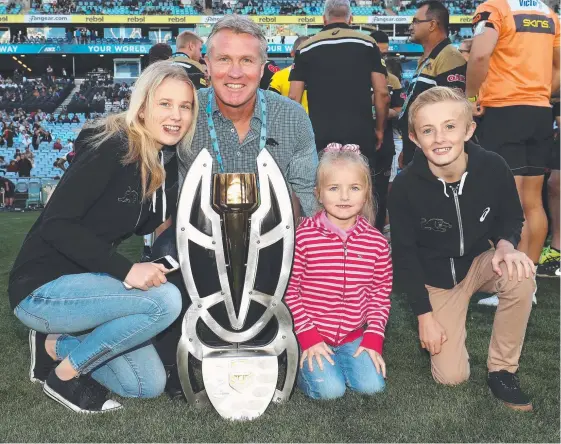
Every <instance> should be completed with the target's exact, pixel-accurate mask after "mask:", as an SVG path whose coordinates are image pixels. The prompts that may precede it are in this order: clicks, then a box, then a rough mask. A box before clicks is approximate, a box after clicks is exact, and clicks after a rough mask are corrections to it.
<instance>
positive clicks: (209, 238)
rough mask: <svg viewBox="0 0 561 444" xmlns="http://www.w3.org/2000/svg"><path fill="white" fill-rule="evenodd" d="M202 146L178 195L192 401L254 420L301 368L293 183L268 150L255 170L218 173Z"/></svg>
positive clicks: (182, 373) (281, 396)
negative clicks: (293, 304) (292, 281)
mask: <svg viewBox="0 0 561 444" xmlns="http://www.w3.org/2000/svg"><path fill="white" fill-rule="evenodd" d="M212 161H213V159H212V156H211V155H210V153H209V151H208V150H206V149H204V150H202V151H201V152H200V153H199V155H198V156H197V158H196V159H195V161H194V163H193V164H192V166H191V168H190V169H189V171H188V173H187V176H186V178H185V181H184V183H183V189H182V192H181V196H180V199H179V205H178V216H177V247H178V254H179V262H180V264H181V270H182V273H183V279H184V281H185V286H186V288H187V291H188V293H189V296H190V298H191V305H190V307H189V309H188V310H187V312H186V313H185V316H184V318H183V323H182V335H181V339H180V341H179V345H178V348H177V366H178V371H179V379H180V381H181V386H182V388H183V392H184V394H185V397H186V399H187V401H188V402H189V403H190V404H192V405H196V406H204V405H208V404H209V402H210V403H211V404H212V405H213V406H214V408H215V409H216V410H217V411H218V413H219V414H220V415H222V416H223V417H224V418H227V419H238V420H242V419H254V418H257V417H258V416H260V415H261V414H262V413H263V412H264V411H265V410H266V408H267V406H268V405H269V404H270V403H271V401H272V402H275V403H280V402H283V401H286V400H288V398H289V397H290V394H291V393H292V389H293V387H294V380H295V378H296V373H297V370H298V345H297V342H296V338H295V336H294V333H293V329H292V317H291V315H290V312H289V311H288V308H287V307H286V306H285V305H284V303H283V302H282V298H283V296H284V292H285V290H286V286H287V284H288V279H289V277H290V271H291V268H292V259H293V252H294V220H293V212H292V203H291V199H290V194H289V191H288V187H287V185H286V182H285V180H284V177H283V175H282V173H281V171H280V170H279V168H278V165H277V164H276V162H275V161H274V159H273V158H272V156H271V155H270V153H269V152H268V151H267V150H266V149H263V150H261V153H260V154H259V156H258V157H257V159H256V162H257V171H258V174H257V177H256V175H255V174H253V173H251V174H247V173H234V174H215V175H213V174H212Z"/></svg>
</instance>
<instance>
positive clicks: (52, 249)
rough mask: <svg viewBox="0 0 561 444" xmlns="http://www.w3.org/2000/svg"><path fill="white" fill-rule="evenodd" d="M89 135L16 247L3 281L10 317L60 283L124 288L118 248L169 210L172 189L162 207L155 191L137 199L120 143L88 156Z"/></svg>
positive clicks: (126, 266)
mask: <svg viewBox="0 0 561 444" xmlns="http://www.w3.org/2000/svg"><path fill="white" fill-rule="evenodd" d="M93 131H96V130H94V129H84V130H82V131H81V132H80V135H79V136H78V138H77V140H76V157H75V159H74V161H73V162H72V164H71V166H70V167H69V168H68V171H67V172H66V173H65V174H64V176H62V179H61V181H60V183H59V184H58V186H57V187H56V189H55V191H54V193H53V195H52V196H51V199H50V200H49V203H48V204H47V206H46V207H45V209H44V210H43V212H42V213H41V215H40V216H39V218H38V219H37V221H36V222H35V224H34V225H33V227H32V228H31V230H30V231H29V233H28V234H27V236H26V238H25V240H24V242H23V245H22V248H21V250H20V252H19V254H18V256H17V258H16V260H15V263H14V266H13V268H12V271H11V273H10V278H9V286H8V294H9V297H10V305H11V307H12V309H14V308H15V307H16V306H17V305H18V304H19V302H20V301H21V300H22V299H24V298H25V297H27V296H28V295H29V294H30V293H31V292H33V291H34V290H36V289H37V288H39V287H40V286H42V285H43V284H46V283H47V282H51V281H53V280H55V279H57V278H59V277H61V276H63V275H68V274H78V273H107V274H109V275H111V276H113V277H115V278H117V279H119V280H121V281H123V280H124V279H125V277H126V276H127V274H128V273H129V271H130V269H131V267H132V265H133V263H132V262H131V261H129V260H128V259H127V258H126V257H124V256H122V255H121V254H119V253H118V252H117V246H118V245H119V244H120V243H121V242H122V241H123V240H125V239H127V238H128V237H130V236H132V235H133V234H135V233H136V234H139V235H141V234H148V233H152V232H153V231H154V230H155V229H156V227H158V226H159V225H160V224H161V223H162V220H163V219H165V218H166V217H167V216H168V214H164V205H163V203H165V202H166V200H167V201H168V202H170V204H169V205H167V210H168V212H169V211H170V210H171V209H172V208H173V207H174V206H175V202H176V201H177V187H174V188H173V189H171V190H168V192H167V193H166V195H167V199H163V194H162V190H158V192H157V193H156V195H155V196H151V198H148V199H142V182H141V177H140V171H139V168H138V166H137V164H136V163H132V164H128V165H123V162H122V159H123V156H124V155H125V154H126V152H127V148H128V141H127V139H126V137H124V136H121V135H118V134H117V135H115V136H113V137H111V138H110V139H109V140H107V141H106V142H104V143H103V144H101V146H100V147H99V148H95V149H94V148H91V147H90V146H89V144H88V143H87V141H86V139H87V137H88V136H90V135H92V134H93V133H92V132H93ZM154 197H155V199H154ZM154 204H155V205H154Z"/></svg>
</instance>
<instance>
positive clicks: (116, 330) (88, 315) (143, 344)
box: [14, 273, 181, 398]
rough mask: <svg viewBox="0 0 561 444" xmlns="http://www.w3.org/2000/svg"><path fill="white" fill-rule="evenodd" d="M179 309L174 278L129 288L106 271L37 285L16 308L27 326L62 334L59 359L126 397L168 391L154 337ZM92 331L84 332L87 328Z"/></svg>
mask: <svg viewBox="0 0 561 444" xmlns="http://www.w3.org/2000/svg"><path fill="white" fill-rule="evenodd" d="M180 311H181V294H180V292H179V290H178V289H177V287H176V286H175V285H173V284H171V283H169V282H168V283H166V284H163V285H161V286H159V287H152V288H150V289H149V290H148V291H142V290H137V289H132V290H127V289H125V287H124V286H123V283H122V282H120V281H119V280H118V279H115V278H113V277H111V276H109V275H107V274H102V273H83V274H72V275H67V276H62V277H60V278H58V279H55V280H54V281H51V282H48V283H47V284H45V285H43V286H41V287H39V288H38V289H37V290H35V291H34V292H33V293H31V294H30V295H29V296H27V297H26V298H25V299H24V300H22V301H21V302H20V303H19V304H18V306H17V307H16V308H15V310H14V314H15V315H16V316H17V318H18V319H19V320H20V321H21V322H23V323H24V324H25V325H26V326H27V327H29V328H31V329H33V330H36V331H39V332H41V333H47V334H49V333H53V334H57V333H60V334H61V336H59V338H58V339H57V342H56V354H57V358H58V360H62V359H64V358H68V359H69V360H70V364H71V365H72V367H73V368H74V369H75V370H77V371H78V372H80V373H89V372H91V374H92V377H93V378H94V379H95V380H97V381H98V382H99V383H100V384H103V385H104V386H106V387H107V388H108V389H110V390H111V391H113V392H115V393H117V394H119V395H121V396H127V397H139V398H152V397H155V396H158V395H160V394H161V393H162V392H163V391H164V387H165V384H166V373H165V369H164V366H163V364H162V361H161V360H160V358H159V357H158V353H157V352H156V349H155V348H154V346H153V345H152V344H151V343H150V342H149V341H150V339H151V338H153V337H154V336H156V335H157V334H158V333H159V332H161V331H162V330H164V329H166V328H167V327H168V326H169V325H170V324H171V323H172V322H173V321H174V320H175V319H176V318H177V317H178V316H179V313H180ZM88 330H91V332H89V333H86V334H83V333H84V332H85V331H88Z"/></svg>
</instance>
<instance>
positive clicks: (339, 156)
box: [316, 151, 375, 225]
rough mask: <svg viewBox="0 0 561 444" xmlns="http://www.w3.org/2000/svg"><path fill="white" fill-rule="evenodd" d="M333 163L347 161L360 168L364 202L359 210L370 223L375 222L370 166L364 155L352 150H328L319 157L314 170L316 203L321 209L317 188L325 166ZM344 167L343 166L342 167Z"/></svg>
mask: <svg viewBox="0 0 561 444" xmlns="http://www.w3.org/2000/svg"><path fill="white" fill-rule="evenodd" d="M335 163H347V164H353V165H357V166H358V167H359V168H360V171H361V174H362V175H363V176H364V183H365V184H366V202H365V203H364V206H363V207H362V211H361V212H360V214H361V216H363V217H364V218H365V219H366V220H367V221H368V222H370V225H374V223H375V213H374V196H373V190H372V177H371V175H370V167H369V166H368V161H367V160H366V157H364V156H363V155H362V154H359V153H356V152H352V151H330V152H324V153H323V154H322V155H321V156H320V159H319V165H318V168H317V170H316V197H317V198H318V205H319V208H320V209H323V205H321V204H320V203H319V190H320V188H321V183H322V181H323V177H324V176H325V172H326V170H327V168H331V167H333V164H335ZM343 168H344V167H343Z"/></svg>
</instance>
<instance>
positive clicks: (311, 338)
mask: <svg viewBox="0 0 561 444" xmlns="http://www.w3.org/2000/svg"><path fill="white" fill-rule="evenodd" d="M296 337H297V338H298V342H299V343H300V348H301V349H302V350H301V351H304V350H308V349H309V348H310V347H312V346H313V345H316V344H319V343H320V342H323V341H324V339H323V338H322V336H321V335H320V334H319V333H318V331H317V329H316V328H315V327H313V328H310V329H309V330H306V331H303V332H302V333H299V334H297V335H296Z"/></svg>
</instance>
